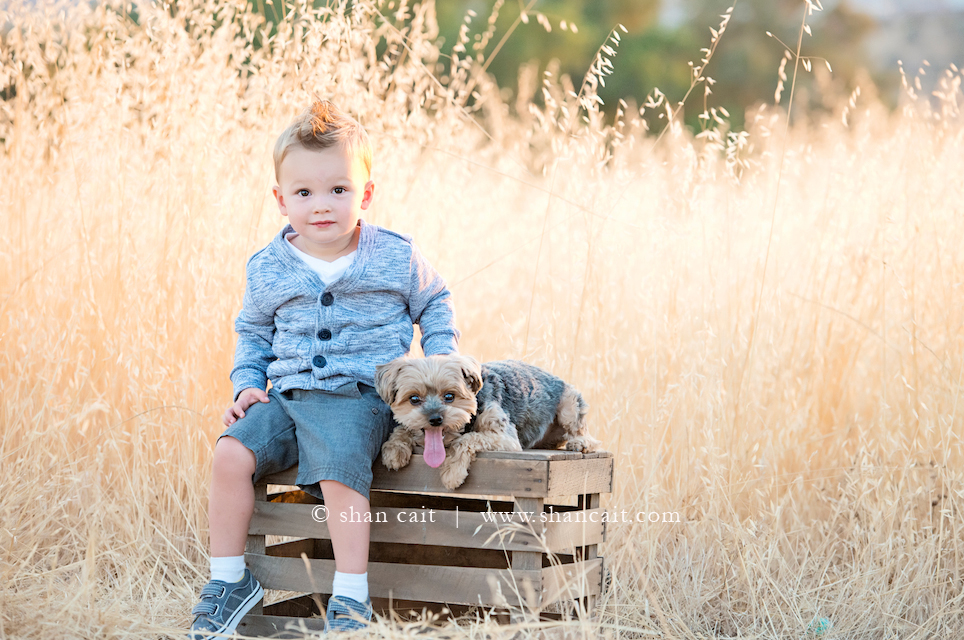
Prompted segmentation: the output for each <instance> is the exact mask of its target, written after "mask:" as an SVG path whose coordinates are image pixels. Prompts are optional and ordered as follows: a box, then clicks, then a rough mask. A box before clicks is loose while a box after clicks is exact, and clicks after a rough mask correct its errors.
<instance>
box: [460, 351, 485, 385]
mask: <svg viewBox="0 0 964 640" xmlns="http://www.w3.org/2000/svg"><path fill="white" fill-rule="evenodd" d="M458 358H459V365H460V366H461V367H462V377H463V378H465V384H466V385H467V386H468V388H469V390H470V391H471V392H472V393H478V392H479V389H481V388H482V365H480V364H479V361H478V360H476V359H475V358H473V357H472V356H458Z"/></svg>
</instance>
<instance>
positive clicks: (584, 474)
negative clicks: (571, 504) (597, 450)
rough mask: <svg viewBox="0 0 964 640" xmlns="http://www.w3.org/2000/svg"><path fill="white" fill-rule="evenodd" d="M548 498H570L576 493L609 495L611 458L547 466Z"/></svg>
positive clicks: (611, 473)
mask: <svg viewBox="0 0 964 640" xmlns="http://www.w3.org/2000/svg"><path fill="white" fill-rule="evenodd" d="M547 489H548V491H547V494H546V495H548V496H570V495H573V494H576V493H583V494H585V493H611V492H612V489H613V460H612V458H590V459H588V460H559V461H554V462H552V463H550V464H549V484H548V487H547Z"/></svg>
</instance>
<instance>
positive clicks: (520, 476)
mask: <svg viewBox="0 0 964 640" xmlns="http://www.w3.org/2000/svg"><path fill="white" fill-rule="evenodd" d="M548 465H549V463H548V462H546V461H544V460H505V459H501V458H498V459H489V458H482V459H479V460H476V461H475V462H474V463H473V464H472V467H471V468H470V469H469V475H468V477H467V478H466V479H465V483H464V484H463V485H462V486H460V487H459V488H457V489H455V490H450V489H446V488H445V486H443V485H442V481H441V480H440V478H439V472H438V469H433V468H431V467H430V466H428V465H427V464H425V461H424V460H423V459H422V456H420V455H412V461H411V462H410V463H409V464H408V466H406V467H404V468H402V469H399V470H398V471H389V470H388V469H387V468H385V466H384V465H382V464H381V463H378V462H376V463H375V465H374V467H373V469H372V472H373V474H374V476H375V477H374V480H373V481H372V486H373V487H377V488H380V489H394V490H399V491H419V492H427V493H442V494H453V493H457V494H468V495H498V496H503V495H525V496H533V497H542V496H545V495H546V480H547V478H548Z"/></svg>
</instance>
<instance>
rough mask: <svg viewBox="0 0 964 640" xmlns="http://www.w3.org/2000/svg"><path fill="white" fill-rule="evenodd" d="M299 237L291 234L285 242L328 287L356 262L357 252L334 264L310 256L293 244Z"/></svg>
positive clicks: (286, 237)
mask: <svg viewBox="0 0 964 640" xmlns="http://www.w3.org/2000/svg"><path fill="white" fill-rule="evenodd" d="M297 235H298V234H297V233H289V234H288V235H286V236H285V240H287V241H288V244H289V245H291V248H292V249H294V250H295V255H297V256H298V257H299V258H301V259H302V260H304V261H305V264H307V265H308V266H309V267H310V268H311V270H312V271H314V272H315V273H317V274H318V277H319V278H321V281H322V282H323V283H325V286H326V287H327V286H328V285H330V284H331V283H332V282H334V281H335V280H337V279H338V278H340V277H341V275H342V274H343V273H345V272H346V271H348V267H350V266H351V263H352V262H354V261H355V254H356V253H357V251H352V252H351V253H349V254H348V255H346V256H342V257H340V258H336V259H335V260H333V261H332V262H328V261H327V260H322V259H321V258H316V257H314V256H310V255H308V254H307V253H305V252H304V251H302V250H301V249H299V248H298V247H296V246H295V245H294V243H292V242H291V239H292V238H294V237H296V236H297Z"/></svg>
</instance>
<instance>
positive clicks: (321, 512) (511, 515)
mask: <svg viewBox="0 0 964 640" xmlns="http://www.w3.org/2000/svg"><path fill="white" fill-rule="evenodd" d="M453 513H454V516H455V526H456V527H457V526H458V525H459V515H460V514H459V510H458V507H456V509H455V511H454V512H451V511H436V510H435V509H414V510H411V511H405V510H400V511H396V512H394V513H393V514H388V513H386V512H384V511H358V510H356V509H354V508H349V510H348V511H343V512H341V513H338V514H336V517H337V518H338V520H339V521H340V522H368V523H387V522H389V521H390V520H393V521H396V522H400V523H412V524H428V523H431V524H435V523H436V522H440V521H442V519H443V518H445V519H448V518H451V517H452V515H453ZM330 515H331V514H330V513H329V511H328V509H327V507H325V506H324V505H317V506H315V507H314V508H313V509H312V511H311V517H312V519H314V520H315V522H326V521H327V520H328V519H329V516H330ZM461 515H462V516H463V519H464V517H465V515H466V514H465V513H462V514H461ZM471 516H473V518H474V517H475V516H480V517H481V518H482V522H483V523H488V524H511V523H518V524H527V523H539V524H544V523H551V522H573V523H580V522H582V523H603V524H608V523H623V524H630V523H646V524H677V523H680V522H681V520H680V514H679V512H678V511H662V512H660V511H635V512H634V511H626V510H622V511H615V510H613V511H604V510H600V509H593V510H588V511H586V510H581V509H578V510H574V511H542V512H536V511H482V512H471ZM473 521H474V522H478V520H477V519H474V520H473Z"/></svg>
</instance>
